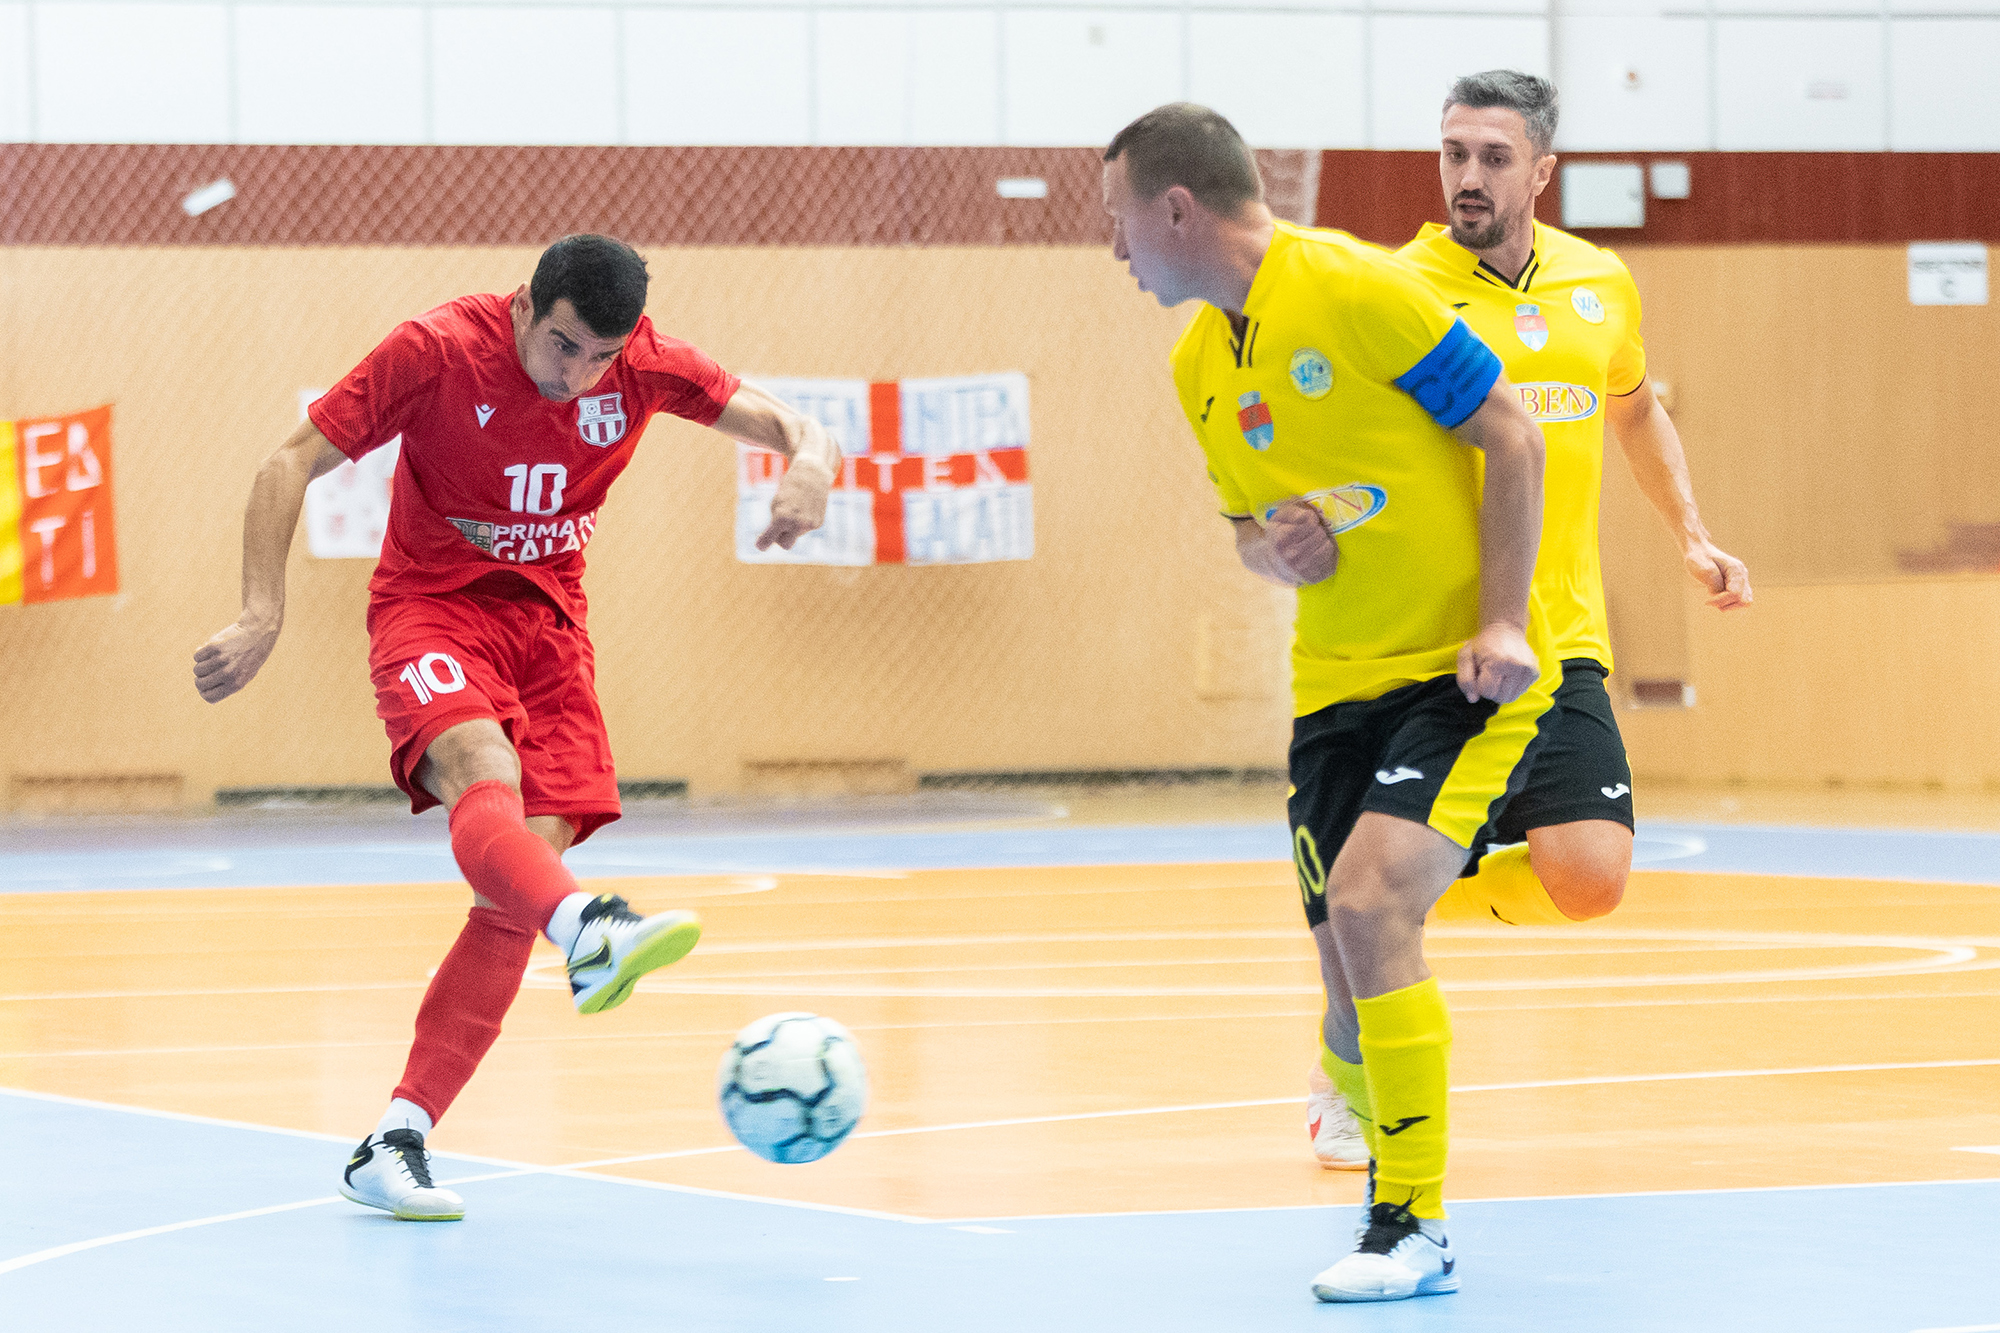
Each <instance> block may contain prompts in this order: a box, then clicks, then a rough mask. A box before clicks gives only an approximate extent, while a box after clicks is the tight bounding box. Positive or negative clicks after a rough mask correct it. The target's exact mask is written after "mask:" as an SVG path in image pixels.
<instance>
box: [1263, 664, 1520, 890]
mask: <svg viewBox="0 0 2000 1333" xmlns="http://www.w3.org/2000/svg"><path fill="white" fill-rule="evenodd" d="M1554 683H1555V682H1554V681H1553V680H1551V679H1550V678H1548V677H1544V678H1543V679H1542V680H1540V681H1537V682H1536V683H1535V685H1534V686H1533V687H1532V688H1531V689H1529V691H1528V692H1527V693H1526V694H1523V695H1522V696H1521V697H1520V698H1518V699H1516V700H1514V701H1513V702H1512V703H1509V704H1505V705H1495V704H1493V703H1492V702H1490V701H1488V700H1483V699H1482V700H1481V701H1479V702H1478V703H1467V702H1466V701H1465V696H1464V695H1463V694H1461V693H1459V689H1458V681H1457V679H1456V678H1455V677H1452V676H1439V677H1437V678H1436V679H1433V680H1426V681H1421V682H1419V683H1418V684H1415V685H1405V686H1403V687H1402V688H1401V689H1397V690H1391V691H1390V692H1389V693H1387V694H1385V695H1383V696H1382V697H1381V698H1379V699H1365V700H1359V701H1356V702H1353V703H1340V704H1332V705H1330V706H1328V707H1326V708H1322V709H1320V710H1319V711H1318V712H1317V713H1309V714H1307V715H1306V716H1305V717H1301V718H1296V719H1294V720H1293V723H1292V753H1291V777H1292V793H1291V799H1290V800H1289V802H1288V803H1287V808H1288V813H1289V814H1290V816H1291V823H1292V859H1293V862H1294V864H1295V865H1296V866H1297V868H1298V874H1299V894H1300V896H1301V897H1302V898H1303V899H1304V900H1305V908H1306V920H1307V921H1308V922H1310V923H1311V924H1312V925H1315V926H1317V925H1319V924H1320V923H1321V922H1323V921H1325V920H1326V876H1327V870H1328V868H1329V867H1331V866H1332V865H1333V861H1334V858H1335V857H1336V856H1338V855H1339V854H1340V849H1341V847H1342V845H1343V844H1345V843H1346V841H1347V836H1348V834H1350V833H1352V832H1353V831H1354V825H1355V822H1356V821H1357V820H1359V819H1360V818H1361V815H1362V812H1363V811H1367V810H1374V811H1377V812H1379V813H1382V814H1387V815H1395V816H1396V817H1398V818H1400V819H1407V820H1410V821H1412V822H1413V823H1418V824H1424V825H1428V826H1429V827H1431V828H1434V829H1436V830H1437V831H1438V832H1439V833H1442V834H1443V835H1444V836H1445V837H1447V838H1450V839H1451V840H1452V841H1453V842H1455V843H1457V844H1458V845H1459V846H1461V847H1465V848H1468V849H1469V848H1471V847H1472V846H1473V844H1474V842H1475V841H1476V839H1477V838H1478V836H1479V834H1480V833H1481V832H1482V831H1484V830H1486V829H1488V828H1490V826H1491V821H1492V819H1493V816H1494V812H1495V811H1497V810H1499V809H1500V808H1501V807H1502V804H1503V803H1504V802H1505V801H1506V800H1507V799H1508V798H1509V797H1511V796H1514V795H1517V794H1518V793H1519V792H1520V791H1521V790H1522V788H1523V787H1524V786H1525V784H1526V783H1527V781H1528V775H1529V773H1530V772H1531V771H1532V767H1533V761H1534V759H1535V756H1536V752H1537V750H1538V748H1539V746H1540V742H1541V732H1542V727H1541V723H1542V721H1543V719H1544V718H1546V717H1548V716H1550V715H1551V714H1552V713H1553V711H1554V708H1553V700H1552V698H1551V694H1550V690H1551V688H1552V686H1553V685H1554Z"/></svg>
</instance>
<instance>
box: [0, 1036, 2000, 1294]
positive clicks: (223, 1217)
mask: <svg viewBox="0 0 2000 1333" xmlns="http://www.w3.org/2000/svg"><path fill="white" fill-rule="evenodd" d="M1989 1065H2000V1059H1994V1060H1929V1061H1917V1062H1908V1063H1899V1064H1872V1065H1811V1066H1804V1067H1800V1068H1793V1069H1747V1070H1708V1071H1699V1072H1693V1073H1680V1074H1610V1075H1597V1076H1593V1077H1588V1078H1576V1079H1542V1080H1535V1081H1532V1082H1525V1083H1488V1084H1469V1085H1465V1086H1460V1087H1454V1088H1453V1089H1451V1091H1452V1092H1454V1093H1470V1092H1506V1091H1516V1090H1522V1089H1536V1088H1557V1087H1587V1086H1595V1085H1601V1084H1615V1083H1661V1082H1676V1081H1681V1080H1687V1079H1712V1078H1759V1077H1783V1076H1787V1075H1792V1074H1826V1073H1854V1072H1864V1071H1880V1070H1902V1069H1958V1068H1968V1067H1973V1066H1989ZM0 1094H4V1095H6V1096H11V1097H22V1098H26V1099H30V1100H34V1101H45V1102H54V1103H59V1104H65V1105H71V1106H88V1107H93V1108H98V1109H102V1110H109V1111H123V1112H125V1113H127V1114H131V1115H139V1116H146V1117H150V1118H155V1119H163V1120H176V1121H182V1122H186V1123H190V1124H199V1125H209V1126H217V1127H222V1128H228V1129H246V1130H253V1131H257V1132H260V1133H267V1134H280V1135H285V1136H287V1137H292V1138H305V1139H313V1140H317V1141H321V1142H338V1143H343V1144H344V1143H346V1142H347V1139H346V1137H344V1136H340V1135H333V1134H322V1133H316V1132H313V1131H309V1130H297V1129H286V1128H281V1127H277V1126H271V1125H255V1124H249V1123H247V1122H244V1121H240V1120H221V1119H217V1118H215V1117H212V1116H199V1115H189V1114H185V1113H183V1112H178V1111H159V1110H154V1109H151V1108H147V1107H134V1106H119V1105H117V1104H115V1103H111V1102H98V1101H89V1100H86V1099H84V1098H80V1097H65V1096H61V1095H59V1094H55V1093H45V1092H30V1091H27V1090H25V1089H20V1088H0ZM1300 1100H1301V1099H1300V1098H1299V1097H1297V1096H1290V1097H1266V1098H1259V1099H1256V1100H1250V1101H1232V1102H1199V1103H1192V1104H1185V1105H1178V1106H1153V1107H1141V1108H1135V1109H1131V1110H1122V1111H1083V1112H1076V1113H1072V1114H1069V1115H1052V1116H1020V1117H1014V1118H1010V1119H1004V1120H974V1121H962V1122H959V1123H955V1124H946V1125H918V1126H912V1127H910V1128H907V1129H883V1130H870V1131H864V1132H861V1133H857V1134H855V1135H853V1136H852V1137H853V1138H856V1139H882V1138H901V1137H906V1136H909V1135H914V1134H942V1133H951V1132H956V1131H961V1130H970V1129H1001V1128H1011V1127H1015V1126H1021V1125H1045V1124H1057V1123H1064V1122H1070V1121H1082V1120H1107V1119H1116V1118H1124V1117H1131V1116H1142V1115H1143V1116H1151V1115H1173V1114H1178V1113H1181V1112H1191V1111H1222V1110H1240V1109H1246V1108H1253V1107H1264V1106H1288V1105H1296V1104H1297V1103H1298V1102H1299V1101H1300ZM742 1151H745V1150H744V1149H743V1148H741V1147H740V1146H737V1145H728V1146H723V1147H712V1148H684V1149H680V1150H678V1151H674V1152H666V1153H648V1154H644V1155H638V1156H630V1157H612V1158H601V1159H598V1160H596V1161H588V1162H577V1163H572V1164H570V1165H566V1166H536V1165H533V1164H531V1163H523V1162H508V1161H505V1160H504V1159H500V1158H490V1157H474V1156H471V1155H469V1154H462V1153H451V1152H440V1153H439V1154H438V1155H439V1156H441V1157H445V1158H456V1159H458V1160H461V1161H472V1162H483V1163H486V1164H490V1165H494V1166H499V1167H502V1168H504V1169H502V1170H500V1171H496V1172H490V1173H486V1174H482V1175H476V1176H459V1177H454V1178H452V1179H450V1180H445V1181H441V1182H440V1183H441V1184H467V1183H470V1182H474V1181H485V1180H499V1179H506V1178H510V1177H516V1176H531V1175H550V1176H562V1177H566V1178H569V1179H576V1180H595V1181H601V1182H605V1183H609V1184H618V1185H626V1186H634V1187H638V1188H642V1189H656V1190H661V1191H664V1192H668V1193H674V1194H692V1195H698V1196H702V1197H706V1198H718V1199H730V1200H734V1201H738V1202H745V1203H765V1204H771V1205H775V1206H778V1207H789V1208H801V1209H806V1210H808V1211H813V1212H830V1213H840V1214H844V1215H847V1216H854V1217H869V1218H875V1219H878V1220H882V1221H893V1222H904V1223H910V1224H915V1225H933V1224H936V1223H938V1222H939V1221H941V1220H943V1219H937V1218H927V1217H914V1216H909V1215H906V1214H900V1213H887V1212H880V1211H876V1210H873V1209H863V1208H846V1207H841V1206H839V1205H832V1204H814V1203H805V1202H801V1201H799V1200H796V1199H779V1198H768V1197H765V1196H760V1195H753V1194H739V1193H734V1192H730V1191H725V1190H710V1189H701V1188H697V1187H694V1186H688V1185H674V1184H669V1183H666V1182H664V1181H651V1180H638V1179H634V1178H632V1177H629V1176H612V1175H605V1174H602V1173H601V1172H600V1171H598V1170H596V1169H594V1168H599V1167H605V1166H625V1165H632V1164H634V1163H638V1162H649V1161H663V1160H667V1159H670V1158H676V1157H694V1156H707V1155H711V1154H716V1153H728V1152H742ZM1910 1183H1938V1182H1910ZM1775 1188H1790V1187H1784V1186H1779V1187H1775ZM1822 1188H1848V1187H1846V1186H1828V1187H1822ZM1658 1192H1659V1193H1726V1192H1735V1191H1699V1190H1688V1191H1658ZM1575 1197H1584V1198H1598V1197H1619V1196H1602V1195H1583V1196H1575ZM338 1198H339V1196H337V1195H335V1196H331V1197H321V1198H314V1199H303V1200H299V1201H297V1202H293V1203H285V1204H274V1205H272V1206H270V1207H266V1208H254V1209H249V1210H246V1211H241V1212H234V1213H223V1214H219V1215H217V1216H214V1217H204V1218H193V1219H190V1220H188V1221H184V1222H174V1223H169V1224H166V1225H164V1226H157V1227H146V1228H143V1229H140V1230H137V1231H127V1232H120V1233H117V1234H115V1235H111V1236H100V1237H96V1238H94V1239H91V1240H86V1241H75V1242H71V1243H70V1244H67V1245H58V1246H54V1247H51V1248H49V1249H46V1250H39V1251H36V1252H34V1253H32V1254H25V1255H19V1256H17V1257H15V1258H13V1259H9V1260H6V1261H4V1262H0V1273H9V1272H13V1271H15V1270H17V1269H21V1268H27V1267H30V1266H32V1265H34V1264H40V1263H46V1262H48V1261H49V1260H51V1259H60V1258H62V1257H64V1256H65V1255H70V1254H76V1253H80V1252H82V1251H85V1250H90V1249H96V1248H99V1247H101V1246H105V1245H113V1244H118V1243H120V1242H123V1241H128V1240H140V1239H143V1238H145V1237H148V1236H157V1235H163V1234H165V1233H167V1232H172V1231H184V1230H188V1229H190V1228H193V1227H202V1226H211V1225H215V1224H218V1223H222V1222H234V1221H239V1220H242V1219H244V1218H250V1217H262V1216H266V1215H269V1214H272V1213H281V1212H290V1211H294V1210H297V1209H302V1208H315V1207H318V1206H320V1205H322V1204H327V1203H333V1202H336V1201H337V1200H338ZM1489 1202H1494V1201H1489ZM1194 1211H1259V1210H1254V1209H1239V1210H1194ZM1118 1215H1123V1214H1118ZM1054 1216H1086V1215H1085V1214H1055V1215H1054ZM994 1220H1000V1219H994Z"/></svg>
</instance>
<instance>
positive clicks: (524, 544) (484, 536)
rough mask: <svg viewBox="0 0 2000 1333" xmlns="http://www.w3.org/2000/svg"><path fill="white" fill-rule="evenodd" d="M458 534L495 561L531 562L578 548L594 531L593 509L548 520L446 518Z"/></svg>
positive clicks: (579, 549) (595, 529)
mask: <svg viewBox="0 0 2000 1333" xmlns="http://www.w3.org/2000/svg"><path fill="white" fill-rule="evenodd" d="M449 522H450V523H451V525H452V526H453V527H455V528H457V529H458V531H459V534H460V535H461V536H463V537H464V538H465V539H466V540H467V541H469V542H471V543H472V544H473V545H474V546H477V547H478V548H479V549H480V550H482V551H484V552H486V554H488V555H490V556H492V557H493V558H494V559H495V560H505V561H507V562H508V563H509V564H516V565H520V564H531V563H533V562H534V561H537V560H542V559H546V558H547V557H549V556H552V555H561V554H562V553H563V552H565V551H581V550H582V549H583V548H584V547H586V546H588V545H590V539H591V538H592V537H593V536H595V535H596V532H597V515H596V513H595V512H592V513H588V514H581V515H579V516H577V517H576V518H563V519H556V520H554V521H552V522H548V523H485V522H481V521H480V520H478V519H471V518H454V519H451V520H449Z"/></svg>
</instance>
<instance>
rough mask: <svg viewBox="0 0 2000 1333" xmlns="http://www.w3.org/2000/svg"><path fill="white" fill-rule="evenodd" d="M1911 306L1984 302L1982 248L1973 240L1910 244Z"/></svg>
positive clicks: (1983, 255)
mask: <svg viewBox="0 0 2000 1333" xmlns="http://www.w3.org/2000/svg"><path fill="white" fill-rule="evenodd" d="M1910 304H1911V305H1985V304H1986V247H1985V246H1984V245H1981V244H1980V243H1979V242H1977V241H1947V242H1936V241H1920V242H1917V243H1916V244H1913V245H1911V246H1910Z"/></svg>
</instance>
